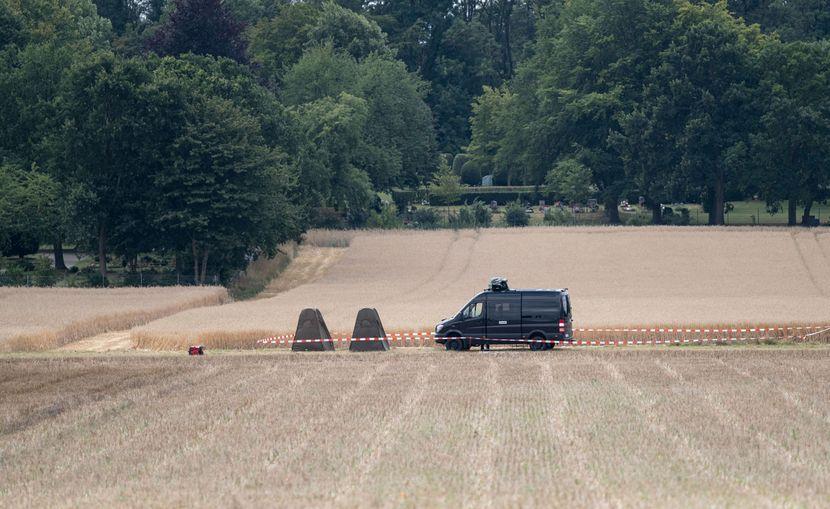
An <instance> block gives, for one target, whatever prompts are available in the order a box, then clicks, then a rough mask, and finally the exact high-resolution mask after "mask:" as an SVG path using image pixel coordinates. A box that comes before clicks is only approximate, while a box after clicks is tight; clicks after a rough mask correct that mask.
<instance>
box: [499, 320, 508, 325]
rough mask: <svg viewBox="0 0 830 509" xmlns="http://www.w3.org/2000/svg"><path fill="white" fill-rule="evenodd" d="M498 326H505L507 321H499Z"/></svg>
mask: <svg viewBox="0 0 830 509" xmlns="http://www.w3.org/2000/svg"><path fill="white" fill-rule="evenodd" d="M499 325H507V320H499Z"/></svg>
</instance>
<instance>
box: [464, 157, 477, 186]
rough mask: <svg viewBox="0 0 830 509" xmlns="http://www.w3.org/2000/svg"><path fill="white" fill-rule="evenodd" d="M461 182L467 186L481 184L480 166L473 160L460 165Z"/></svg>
mask: <svg viewBox="0 0 830 509" xmlns="http://www.w3.org/2000/svg"><path fill="white" fill-rule="evenodd" d="M461 183H462V184H467V185H468V186H480V185H481V167H480V166H479V164H478V163H477V162H476V161H475V160H471V161H467V162H466V163H464V166H462V167H461Z"/></svg>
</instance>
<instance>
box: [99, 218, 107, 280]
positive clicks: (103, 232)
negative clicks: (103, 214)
mask: <svg viewBox="0 0 830 509" xmlns="http://www.w3.org/2000/svg"><path fill="white" fill-rule="evenodd" d="M98 267H99V272H100V273H101V280H102V281H105V280H106V279H107V227H106V226H105V225H104V223H101V224H99V225H98Z"/></svg>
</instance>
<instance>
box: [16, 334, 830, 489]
mask: <svg viewBox="0 0 830 509" xmlns="http://www.w3.org/2000/svg"><path fill="white" fill-rule="evenodd" d="M828 361H830V349H826V348H819V347H812V348H785V349H731V348H727V349H695V350H675V349H665V350H662V349H660V350H643V351H640V350H636V351H632V350H590V351H584V350H570V351H562V352H546V353H530V352H525V351H522V350H508V351H501V352H491V353H489V354H488V353H484V354H481V353H468V354H457V355H451V354H447V353H443V352H436V351H431V350H420V349H409V350H399V351H396V352H392V353H386V354H368V355H360V356H358V355H349V354H346V353H345V352H344V353H335V354H307V355H291V354H287V353H280V352H275V353H273V354H271V355H258V356H241V355H240V356H237V355H234V356H220V357H214V358H206V359H188V358H184V357H176V356H170V357H166V358H165V357H130V358H126V357H118V356H114V357H99V358H76V359H71V358H70V359H51V360H50V359H16V360H8V359H6V360H2V361H0V362H1V363H2V368H3V369H2V371H0V373H2V374H0V418H2V420H0V422H1V423H2V428H0V455H2V459H3V461H2V462H0V505H6V504H8V503H10V502H11V501H14V502H15V503H22V504H45V503H49V502H50V501H51V502H52V503H54V501H61V502H60V503H62V504H65V505H85V504H90V503H97V504H101V503H103V504H107V505H108V504H119V505H145V504H146V505H177V504H198V505H207V506H214V505H224V506H227V505H231V504H236V503H239V504H242V505H262V504H269V505H273V504H277V505H296V504H314V505H324V506H325V505H352V506H353V505H390V504H392V505H396V504H401V505H406V504H420V505H438V504H448V505H457V504H462V505H467V506H479V505H483V504H487V503H492V504H493V505H495V506H510V505H516V504H527V505H535V506H546V505H549V504H551V503H558V504H561V505H589V504H590V505H594V504H611V505H614V504H616V503H623V504H626V505H635V506H642V505H655V504H657V505H684V506H710V505H730V504H743V505H749V504H753V505H755V504H761V505H766V504H776V505H778V504H794V505H815V504H821V503H826V501H827V500H828V496H830V471H828V468H830V466H828V462H827V461H826V459H827V457H828V455H830V431H829V430H830V427H828V424H829V423H830V398H829V397H828V395H827V392H826V391H825V390H824V389H823V388H824V387H827V386H828V384H830V362H828Z"/></svg>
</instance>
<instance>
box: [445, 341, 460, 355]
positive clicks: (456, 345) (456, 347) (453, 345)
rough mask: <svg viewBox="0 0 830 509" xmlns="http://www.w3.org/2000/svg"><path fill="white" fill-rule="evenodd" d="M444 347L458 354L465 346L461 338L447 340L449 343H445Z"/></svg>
mask: <svg viewBox="0 0 830 509" xmlns="http://www.w3.org/2000/svg"><path fill="white" fill-rule="evenodd" d="M444 346H445V347H446V348H447V350H453V351H456V352H458V351H460V350H461V349H462V348H463V346H464V345H462V344H461V339H459V338H447V342H446V343H444Z"/></svg>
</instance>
